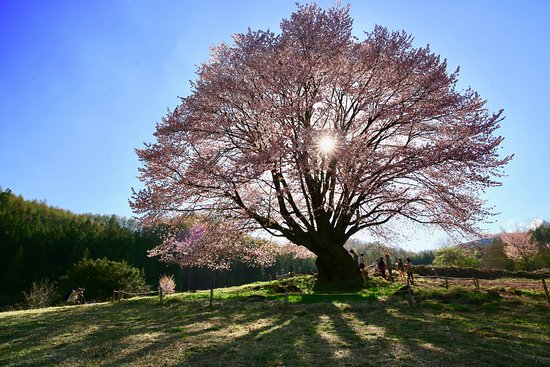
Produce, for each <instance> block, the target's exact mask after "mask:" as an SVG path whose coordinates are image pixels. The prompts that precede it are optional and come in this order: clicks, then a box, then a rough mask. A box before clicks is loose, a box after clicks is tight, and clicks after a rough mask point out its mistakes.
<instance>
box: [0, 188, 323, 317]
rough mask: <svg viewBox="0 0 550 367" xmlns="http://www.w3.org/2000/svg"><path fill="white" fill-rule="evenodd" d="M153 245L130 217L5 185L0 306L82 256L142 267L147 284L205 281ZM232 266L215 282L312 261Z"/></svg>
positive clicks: (192, 285)
mask: <svg viewBox="0 0 550 367" xmlns="http://www.w3.org/2000/svg"><path fill="white" fill-rule="evenodd" d="M159 243H160V239H159V238H158V236H157V235H156V234H155V232H154V231H149V230H144V229H143V228H139V227H138V226H137V223H136V222H135V221H134V220H131V219H127V218H123V217H119V216H115V215H111V216H106V215H93V214H78V215H77V214H74V213H72V212H70V211H67V210H62V209H58V208H53V207H50V206H48V205H47V204H46V203H45V202H39V201H28V200H25V199H24V198H23V197H22V196H16V195H14V194H13V193H12V192H11V191H10V190H9V189H8V190H0V306H5V305H10V304H14V303H16V302H18V301H20V300H21V298H22V292H23V291H25V290H28V289H29V288H30V287H31V285H32V282H35V281H39V280H42V279H48V280H50V281H56V280H57V279H59V277H60V276H62V275H63V274H65V273H66V272H67V271H68V270H69V269H70V268H71V267H72V266H73V264H75V263H76V262H78V261H79V260H80V259H82V258H83V257H89V258H93V259H97V258H104V257H106V258H108V259H110V260H117V261H121V260H124V261H126V262H128V263H129V264H131V265H134V266H136V267H137V268H139V269H143V270H144V272H145V278H146V281H147V283H148V284H150V285H152V286H153V287H154V288H156V284H157V282H158V278H159V275H161V274H173V275H174V277H175V279H176V284H177V286H178V289H180V290H188V289H201V288H207V287H208V286H209V285H210V283H209V277H210V273H209V272H208V271H206V270H203V269H184V270H182V269H179V268H178V267H176V266H168V265H165V264H163V263H160V262H159V261H158V260H157V259H155V258H149V257H147V251H148V250H150V249H151V248H153V247H154V246H156V245H158V244H159ZM232 268H233V271H232V272H226V273H220V274H218V275H217V277H216V285H217V286H225V285H235V284H242V283H246V282H251V281H255V280H265V279H268V278H269V277H270V276H274V275H275V274H277V273H283V272H287V271H290V270H294V271H303V272H308V271H312V270H314V262H313V260H312V259H307V260H296V259H288V258H279V259H278V261H277V262H276V264H275V265H274V266H272V267H270V268H268V269H255V268H250V267H247V266H245V265H244V264H235V265H234V266H233V267H232ZM75 286H77V285H75Z"/></svg>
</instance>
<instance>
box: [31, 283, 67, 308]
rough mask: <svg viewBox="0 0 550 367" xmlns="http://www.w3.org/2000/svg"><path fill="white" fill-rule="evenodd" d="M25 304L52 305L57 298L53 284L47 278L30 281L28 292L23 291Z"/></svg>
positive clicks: (34, 305)
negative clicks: (30, 285)
mask: <svg viewBox="0 0 550 367" xmlns="http://www.w3.org/2000/svg"><path fill="white" fill-rule="evenodd" d="M23 296H24V297H25V305H26V307H28V308H43V307H48V306H52V305H53V304H54V303H55V301H56V300H57V298H58V297H57V293H56V291H55V286H54V284H53V283H52V282H50V281H49V280H48V279H42V280H41V281H39V282H32V287H31V289H30V290H29V292H28V293H27V292H23Z"/></svg>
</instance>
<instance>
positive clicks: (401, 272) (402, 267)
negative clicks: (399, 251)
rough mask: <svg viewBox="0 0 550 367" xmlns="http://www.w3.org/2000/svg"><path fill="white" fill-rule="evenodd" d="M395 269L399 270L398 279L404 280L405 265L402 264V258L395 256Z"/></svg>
mask: <svg viewBox="0 0 550 367" xmlns="http://www.w3.org/2000/svg"><path fill="white" fill-rule="evenodd" d="M397 271H398V272H399V280H401V281H405V265H403V260H401V258H400V257H399V258H397Z"/></svg>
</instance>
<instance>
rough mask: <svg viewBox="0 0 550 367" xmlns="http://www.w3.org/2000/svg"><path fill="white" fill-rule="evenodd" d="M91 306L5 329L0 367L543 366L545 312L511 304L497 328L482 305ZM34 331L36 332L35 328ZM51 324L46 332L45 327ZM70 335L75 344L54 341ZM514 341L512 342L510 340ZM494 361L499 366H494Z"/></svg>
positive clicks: (548, 352) (547, 353) (547, 355)
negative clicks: (527, 314) (458, 308)
mask: <svg viewBox="0 0 550 367" xmlns="http://www.w3.org/2000/svg"><path fill="white" fill-rule="evenodd" d="M92 307H93V308H86V307H82V308H79V307H75V308H73V309H70V310H67V309H64V310H59V311H52V312H49V313H47V314H37V315H36V316H34V317H33V320H32V321H30V322H27V321H24V322H20V323H19V324H17V325H15V326H13V328H12V329H13V330H8V331H6V330H1V331H0V342H1V343H2V344H3V343H7V344H6V345H7V346H0V354H2V353H1V352H2V350H4V351H9V355H10V356H15V357H11V359H7V358H4V359H3V358H2V357H0V364H5V365H12V366H43V365H56V364H62V363H67V364H71V363H72V364H73V365H96V366H99V365H122V364H126V365H132V364H136V363H140V364H164V365H181V366H187V365H189V366H217V365H220V366H232V365H250V366H254V365H257V366H265V365H296V366H323V365H326V366H338V365H352V366H353V365H359V366H369V365H380V363H381V362H391V363H392V365H393V366H400V365H403V366H405V365H410V364H411V363H414V364H415V365H419V366H420V365H423V366H424V365H426V366H430V365H433V366H436V365H453V366H456V365H471V366H485V365H494V364H495V362H494V361H495V360H502V363H503V365H510V364H517V365H524V364H532V365H534V366H536V365H544V364H545V363H548V362H549V361H550V340H549V338H548V337H546V338H537V337H534V336H533V335H532V334H537V333H544V332H547V331H550V329H549V327H548V324H549V323H550V319H549V316H548V313H546V315H545V314H544V313H543V311H544V310H539V311H538V313H534V314H533V316H532V317H531V318H530V319H528V322H527V323H525V322H524V323H523V324H521V325H519V322H517V320H523V321H525V320H526V317H525V315H523V314H520V313H521V312H525V309H523V310H515V309H514V307H515V305H514V304H505V303H502V304H501V307H503V312H507V314H506V316H505V317H500V319H501V320H502V319H503V318H504V319H505V320H507V321H509V322H507V323H504V324H502V323H501V324H499V325H496V324H494V323H492V322H491V320H490V317H491V315H494V313H491V312H490V311H484V308H483V305H473V306H472V305H469V306H468V307H469V308H468V310H465V311H462V312H460V311H453V310H451V309H449V308H448V307H447V306H445V305H443V306H441V308H434V307H430V306H429V305H427V306H425V307H424V306H422V305H421V306H420V307H417V308H410V307H408V306H407V305H405V304H403V303H400V302H388V303H383V302H382V303H381V302H339V303H337V304H333V303H317V304H291V305H289V306H288V308H284V307H283V305H282V303H280V302H279V303H277V302H260V303H246V304H245V303H242V302H239V301H231V302H227V304H225V305H215V306H214V307H213V308H207V307H204V303H203V302H201V301H196V302H195V301H185V302H180V303H174V304H165V305H162V306H161V305H158V304H155V303H152V302H133V303H132V304H131V306H129V305H128V304H125V303H122V304H112V305H98V306H92ZM451 311H452V312H451ZM499 312H501V311H499ZM540 315H542V316H540ZM539 318H540V319H539ZM36 323H43V324H44V327H42V326H40V328H38V329H36V328H35V327H33V324H36ZM50 323H53V324H54V325H55V326H50V327H48V326H47V324H50ZM520 328H521V330H520ZM78 330H80V331H81V332H82V335H81V336H80V337H76V338H75V339H73V340H72V341H71V340H68V341H67V342H63V337H64V336H65V335H67V338H69V336H70V335H73V334H74V332H75V331H77V332H78ZM451 330H452V332H453V334H452V335H449V332H450V331H451ZM518 330H519V331H518ZM31 331H32V333H31ZM518 333H520V334H521V336H522V339H521V340H515V339H514V338H510V337H509V335H517V334H518ZM52 340H53V341H55V342H52ZM541 340H542V343H541ZM207 341H210V342H209V343H208V342H207ZM27 348H31V349H32V350H31V351H32V353H31V352H29V351H27V350H26V349H27ZM495 353H499V354H501V355H502V359H495ZM18 356H19V357H22V358H19V359H18ZM497 365H498V364H497Z"/></svg>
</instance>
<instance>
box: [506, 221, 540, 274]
mask: <svg viewBox="0 0 550 367" xmlns="http://www.w3.org/2000/svg"><path fill="white" fill-rule="evenodd" d="M500 239H501V240H502V242H504V252H505V253H506V256H508V257H509V258H510V259H512V260H521V261H523V262H524V263H525V266H526V268H527V269H529V268H530V267H531V263H530V262H529V259H530V258H531V257H533V256H535V255H536V254H538V252H539V246H538V244H537V243H536V241H535V240H534V239H533V236H532V234H531V233H530V232H528V231H521V230H517V231H516V232H503V233H501V234H500Z"/></svg>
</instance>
